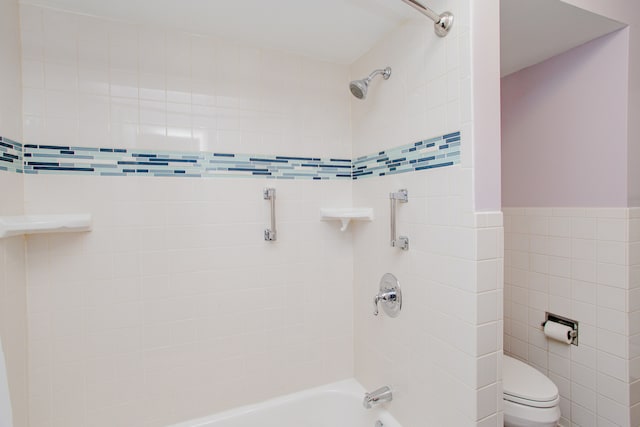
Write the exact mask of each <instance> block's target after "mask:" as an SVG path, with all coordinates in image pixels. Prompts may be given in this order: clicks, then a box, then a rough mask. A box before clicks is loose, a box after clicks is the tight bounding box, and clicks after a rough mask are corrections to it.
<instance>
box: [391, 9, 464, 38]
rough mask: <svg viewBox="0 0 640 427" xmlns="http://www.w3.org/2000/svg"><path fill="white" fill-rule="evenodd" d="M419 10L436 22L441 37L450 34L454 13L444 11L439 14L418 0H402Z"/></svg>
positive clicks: (436, 28) (437, 32) (437, 31)
mask: <svg viewBox="0 0 640 427" xmlns="http://www.w3.org/2000/svg"><path fill="white" fill-rule="evenodd" d="M402 1H403V2H405V3H406V4H408V5H409V6H411V7H412V8H414V9H415V10H417V11H418V12H420V13H422V14H423V15H425V16H426V17H428V18H429V19H431V20H432V21H433V22H434V23H435V24H434V25H433V26H434V29H435V31H436V34H437V35H438V36H439V37H444V36H446V35H447V34H449V30H450V29H451V27H452V26H453V14H452V13H451V12H444V13H441V14H440V15H438V14H437V13H435V12H434V11H433V10H431V9H429V8H428V7H427V6H424V5H423V4H422V3H420V2H419V1H417V0H402Z"/></svg>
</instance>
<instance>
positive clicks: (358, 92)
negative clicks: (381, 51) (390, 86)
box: [349, 67, 391, 99]
mask: <svg viewBox="0 0 640 427" xmlns="http://www.w3.org/2000/svg"><path fill="white" fill-rule="evenodd" d="M378 74H382V78H384V79H385V80H388V79H389V77H391V67H387V68H385V69H384V70H375V71H373V72H372V73H371V74H369V75H368V76H367V77H365V78H364V79H361V80H354V81H352V82H351V83H349V90H351V94H352V95H353V96H355V97H356V98H358V99H365V98H366V97H367V90H368V89H369V83H370V82H371V80H373V78H374V77H375V76H377V75H378Z"/></svg>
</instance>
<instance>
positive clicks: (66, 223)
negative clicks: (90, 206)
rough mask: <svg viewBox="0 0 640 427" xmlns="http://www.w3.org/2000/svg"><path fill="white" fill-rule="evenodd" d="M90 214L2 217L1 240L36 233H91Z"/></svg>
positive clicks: (0, 219)
mask: <svg viewBox="0 0 640 427" xmlns="http://www.w3.org/2000/svg"><path fill="white" fill-rule="evenodd" d="M90 229H91V215H90V214H69V215H20V216H0V239H2V238H5V237H12V236H18V235H21V234H35V233H69V232H77V231H89V230H90Z"/></svg>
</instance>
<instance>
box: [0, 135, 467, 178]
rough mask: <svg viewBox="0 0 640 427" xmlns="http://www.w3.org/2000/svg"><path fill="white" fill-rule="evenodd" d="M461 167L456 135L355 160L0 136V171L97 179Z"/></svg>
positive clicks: (361, 174) (353, 174)
mask: <svg viewBox="0 0 640 427" xmlns="http://www.w3.org/2000/svg"><path fill="white" fill-rule="evenodd" d="M457 163H460V132H454V133H450V134H446V135H442V136H439V137H436V138H431V139H426V140H424V141H418V142H415V143H412V144H407V145H402V146H399V147H394V148H390V149H388V150H384V151H380V152H378V153H375V154H371V155H367V156H362V157H358V158H356V159H354V160H351V159H340V158H320V157H298V156H265V155H251V154H233V153H208V152H178V151H155V150H137V149H124V148H91V147H72V146H58V145H34V144H25V145H24V146H23V145H21V144H20V143H18V142H15V141H11V140H9V139H7V138H2V137H0V170H4V171H10V172H17V173H25V174H65V175H68V174H81V175H99V176H131V175H138V176H164V177H167V176H171V177H204V178H207V177H254V178H257V177H260V178H270V179H312V180H327V179H333V180H335V179H354V180H357V179H363V178H368V177H373V176H384V175H393V174H398V173H406V172H415V171H420V170H426V169H432V168H440V167H446V166H452V165H455V164H457Z"/></svg>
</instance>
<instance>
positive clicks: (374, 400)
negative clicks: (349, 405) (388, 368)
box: [362, 386, 393, 409]
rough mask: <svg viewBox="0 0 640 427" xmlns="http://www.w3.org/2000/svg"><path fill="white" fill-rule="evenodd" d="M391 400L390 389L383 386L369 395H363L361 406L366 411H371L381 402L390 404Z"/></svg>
mask: <svg viewBox="0 0 640 427" xmlns="http://www.w3.org/2000/svg"><path fill="white" fill-rule="evenodd" d="M392 400H393V395H392V394H391V389H390V388H389V387H387V386H384V387H380V388H379V389H377V390H374V391H372V392H371V393H365V394H364V400H363V401H362V406H364V407H365V408H367V409H371V408H373V407H374V406H376V405H379V404H381V403H382V402H391V401H392Z"/></svg>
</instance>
